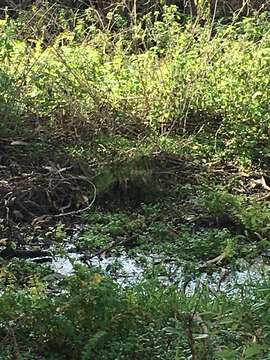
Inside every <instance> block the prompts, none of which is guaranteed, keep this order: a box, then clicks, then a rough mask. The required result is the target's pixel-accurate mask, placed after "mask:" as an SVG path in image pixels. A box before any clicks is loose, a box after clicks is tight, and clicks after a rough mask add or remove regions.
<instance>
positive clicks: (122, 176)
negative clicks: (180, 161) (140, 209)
mask: <svg viewBox="0 0 270 360" xmlns="http://www.w3.org/2000/svg"><path fill="white" fill-rule="evenodd" d="M153 170H154V167H153V161H151V159H148V158H139V159H136V160H131V161H127V162H123V163H116V164H113V165H112V166H107V167H105V168H103V169H102V172H101V174H100V175H98V176H97V177H96V178H95V184H96V187H97V191H98V194H99V198H101V201H104V200H105V201H106V200H107V201H112V202H114V201H116V202H117V201H119V202H121V201H124V202H128V203H129V202H130V201H131V202H137V203H140V202H148V201H153V200H155V199H156V198H157V196H158V194H160V191H161V189H160V186H159V182H158V179H157V177H155V176H154V175H153Z"/></svg>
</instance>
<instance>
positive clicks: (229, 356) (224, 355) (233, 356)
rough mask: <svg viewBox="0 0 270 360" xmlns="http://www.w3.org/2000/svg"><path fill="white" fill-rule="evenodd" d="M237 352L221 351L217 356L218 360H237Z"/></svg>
mask: <svg viewBox="0 0 270 360" xmlns="http://www.w3.org/2000/svg"><path fill="white" fill-rule="evenodd" d="M237 355H239V352H238V351H237V350H223V351H221V352H219V353H218V354H217V358H218V359H228V360H232V359H237V358H238V356H237Z"/></svg>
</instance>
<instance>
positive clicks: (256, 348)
mask: <svg viewBox="0 0 270 360" xmlns="http://www.w3.org/2000/svg"><path fill="white" fill-rule="evenodd" d="M264 349H265V346H263V345H260V344H257V343H254V344H252V345H251V346H249V347H248V348H246V350H245V352H244V355H245V357H246V359H250V358H252V356H254V355H258V354H260V353H261V352H262V351H263V350H264Z"/></svg>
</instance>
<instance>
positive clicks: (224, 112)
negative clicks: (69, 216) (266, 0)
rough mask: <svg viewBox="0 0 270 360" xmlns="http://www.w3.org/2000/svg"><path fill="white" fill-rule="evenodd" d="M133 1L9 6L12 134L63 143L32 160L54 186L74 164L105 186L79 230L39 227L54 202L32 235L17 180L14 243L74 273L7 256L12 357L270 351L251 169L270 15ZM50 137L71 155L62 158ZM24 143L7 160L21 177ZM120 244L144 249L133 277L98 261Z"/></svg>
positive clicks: (265, 222) (261, 156)
mask: <svg viewBox="0 0 270 360" xmlns="http://www.w3.org/2000/svg"><path fill="white" fill-rule="evenodd" d="M134 3H135V2H134ZM117 4H118V3H117ZM123 4H124V2H123V3H122V2H121V3H120V2H119V4H118V5H119V6H115V7H112V8H111V11H108V12H107V13H106V12H105V15H104V14H103V15H102V16H101V14H99V12H98V11H97V10H96V9H94V8H91V7H88V8H87V9H85V8H84V9H82V8H80V11H79V10H78V12H73V13H72V11H69V10H68V9H67V8H60V7H59V6H58V4H53V5H50V3H47V2H45V1H44V2H40V4H39V5H35V4H33V5H32V6H31V7H29V9H28V10H27V11H24V12H22V13H20V14H18V16H17V17H14V18H12V17H11V16H10V14H9V12H8V11H2V14H4V15H3V17H2V19H1V20H0V62H1V69H0V117H1V123H0V134H1V136H0V138H1V139H0V150H1V146H2V142H3V144H4V145H3V148H4V149H5V147H6V146H9V144H11V145H12V146H13V145H14V146H15V149H16V146H20V147H22V149H23V150H21V152H20V155H21V154H22V153H24V154H26V157H27V158H29V157H31V156H32V157H34V154H35V153H38V152H39V151H41V150H45V154H46V151H49V150H50V161H49V162H50V163H49V164H47V163H46V164H45V162H44V154H43V157H42V160H39V159H36V161H37V162H38V161H40V162H41V163H42V166H41V167H42V168H43V170H42V171H43V172H41V175H42V174H43V175H42V176H43V178H44V177H45V176H46V175H44V174H49V175H50V176H54V178H55V179H54V178H53V177H52V179H54V180H55V181H56V183H55V186H54V185H53V184H54V183H53V182H52V181H50V179H49V181H48V182H46V184H48V186H52V185H53V186H54V190H55V189H57V187H58V186H59V185H60V184H61V179H62V180H63V183H65V181H64V180H65V178H64V177H63V176H64V175H63V173H64V172H65V171H67V170H68V169H70V168H76V170H77V172H80V174H79V176H81V175H83V177H81V178H79V177H78V175H76V179H79V180H80V179H81V180H82V179H85V178H86V179H88V178H91V180H93V183H95V184H96V187H97V197H98V199H97V200H98V201H97V203H96V206H95V207H94V208H93V209H91V211H92V210H93V211H92V212H91V214H88V213H87V214H85V216H82V217H80V218H79V221H80V223H82V225H83V230H82V231H81V232H79V233H78V234H75V235H76V236H75V237H74V238H67V236H68V234H69V233H68V230H67V226H66V225H64V223H62V222H61V221H59V222H57V223H56V225H55V226H50V227H48V228H47V229H46V232H45V233H44V231H43V230H42V226H44V224H45V226H46V224H47V223H46V221H47V217H48V216H47V217H45V218H44V217H42V216H38V217H36V218H35V219H34V220H35V221H32V223H31V224H30V230H29V229H28V230H27V234H28V236H27V237H26V236H24V234H22V231H23V230H22V229H23V226H22V228H20V227H21V224H22V218H23V215H22V214H20V213H18V212H17V214H18V215H21V217H20V216H17V218H15V220H16V221H13V220H12V221H9V220H10V219H9V214H10V213H11V212H12V211H11V207H12V204H13V203H15V200H16V196H15V197H14V199H13V200H14V201H13V200H12V197H11V196H10V194H11V193H10V189H11V188H10V189H9V192H7V196H9V200H10V202H8V200H7V198H5V199H4V202H5V201H6V203H5V205H6V206H7V207H8V206H10V209H9V208H8V209H7V213H6V214H5V215H4V216H3V221H1V223H0V229H1V232H2V234H1V238H0V250H1V255H3V252H2V250H3V249H6V248H7V246H9V247H10V248H11V249H13V248H14V249H13V250H14V252H15V250H16V251H17V247H18V248H19V250H20V246H21V245H25V246H31V247H33V246H36V247H37V248H39V246H40V243H42V242H43V243H44V244H46V248H48V247H49V248H53V249H54V251H55V252H53V254H52V255H53V256H55V257H56V256H57V254H58V255H59V254H60V255H61V256H64V257H65V258H66V259H69V260H70V262H71V263H72V265H73V267H74V271H73V273H71V274H66V275H64V276H63V275H61V274H57V273H55V269H54V268H53V266H52V267H51V266H49V265H47V266H41V265H38V264H36V263H34V262H30V261H28V260H22V259H20V260H19V259H17V260H16V259H12V260H10V259H4V258H2V257H0V260H1V263H0V359H5V360H6V359H17V360H19V359H20V360H26V359H35V360H45V359H46V360H47V359H51V360H57V359H61V360H63V359H72V360H79V359H82V360H90V359H97V360H98V359H106V360H107V359H112V360H113V359H114V360H115V359H149V360H150V359H151V360H152V359H164V360H167V359H168V360H172V359H174V360H180V359H183V360H184V359H192V360H196V359H209V360H210V359H213V360H214V359H219V358H220V359H270V353H269V348H270V339H269V304H268V303H269V288H270V287H269V273H268V268H267V266H265V264H264V265H263V266H262V271H260V264H258V263H257V262H256V261H257V260H258V258H259V257H264V259H268V258H269V219H270V211H269V206H268V204H267V202H264V201H262V200H263V199H264V198H261V199H259V200H260V201H258V198H257V197H256V189H255V190H254V188H252V187H251V186H250V185H249V183H248V180H249V177H250V176H251V175H250V174H251V172H252V170H254V169H255V168H256V170H257V171H258V172H259V173H260V176H261V171H262V167H264V169H265V171H266V172H267V169H268V166H269V158H270V153H269V131H270V129H269V120H270V119H269V114H270V112H269V101H270V92H269V91H270V90H269V89H270V86H269V85H270V83H269V70H270V67H269V64H270V63H269V59H270V50H269V49H270V45H269V44H270V32H269V13H268V12H263V13H261V14H259V13H256V12H255V11H254V12H253V13H252V14H251V15H250V16H249V17H242V18H240V15H239V14H238V15H237V14H234V17H233V18H232V19H220V20H218V19H213V18H212V17H211V16H210V13H209V10H208V8H207V7H206V5H205V4H204V1H200V2H199V10H200V11H198V14H197V16H195V17H194V16H191V17H188V16H187V15H183V14H182V13H181V12H180V11H179V9H178V8H177V7H176V6H163V7H162V6H161V5H163V2H162V1H160V2H158V3H157V4H155V5H156V6H154V7H153V10H155V11H152V12H150V13H146V12H144V11H142V12H141V13H140V16H138V14H137V13H136V12H135V11H130V9H129V8H125V7H124V5H123ZM151 4H152V3H151ZM48 14H49V15H51V16H48ZM22 140H23V141H22ZM7 144H8V145H7ZM11 145H10V146H11ZM50 146H51V147H50ZM56 148H57V149H56ZM52 149H53V150H52ZM55 150H56V151H59V154H58V152H57V154H58V155H59V159H60V157H65V156H66V158H68V159H70V158H71V159H72V162H70V163H69V162H67V164H68V165H67V166H66V165H63V166H62V165H59V164H60V160H59V164H57V166H55V167H54V166H52V160H51V159H52V157H51V153H53V154H54V153H55ZM15 152H16V151H15V150H14V152H13V153H12V161H10V162H6V163H3V165H1V169H0V170H1V171H4V170H5V169H6V168H7V167H10V177H9V179H11V180H12V181H13V180H14V179H16V176H18V173H19V170H18V168H19V165H18V164H17V162H16V161H17V159H16V156H15V155H14V154H15ZM17 155H18V159H19V151H18V152H17ZM26 157H22V156H21V157H20V159H26ZM3 159H4V155H3ZM0 160H1V161H2V155H1V156H0ZM5 161H6V160H5ZM18 161H20V160H18ZM57 161H58V160H57ZM63 163H64V162H61V164H63ZM6 164H8V165H6ZM70 164H72V165H70ZM168 164H169V165H170V166H167V165H168ZM166 166H167V167H166ZM226 166H227V167H230V168H231V169H233V171H234V173H233V174H232V173H230V174H229V175H227V173H226ZM24 169H25V170H24V173H23V176H24V178H23V179H24V181H27V180H25V179H27V178H28V177H29V178H30V177H32V178H33V173H31V174H30V175H29V174H26V172H27V171H28V170H27V167H25V168H24ZM220 169H221V171H220ZM44 170H46V171H47V172H46V171H44ZM236 170H237V171H236ZM233 171H232V172H233ZM244 171H245V172H244ZM228 173H229V171H228ZM220 174H221V175H220ZM56 175H57V176H56ZM1 176H2V172H1ZM243 178H244V179H248V180H243ZM67 179H69V180H70V179H74V176H71V177H70V178H67ZM239 179H240V180H239ZM265 179H266V178H263V180H265ZM253 180H254V179H253ZM255 182H256V181H255ZM67 183H68V185H69V186H67V187H66V188H64V189H68V191H74V193H75V195H77V197H78V198H79V200H78V199H77V198H76V196H75V198H76V199H77V200H78V204H79V205H81V204H84V205H85V204H86V203H88V200H89V198H90V196H89V194H87V193H86V192H85V193H84V194H83V195H84V196H83V197H81V198H80V197H79V195H80V193H79V190H80V189H79V188H78V186H79V185H77V184H79V182H78V183H74V184H73V183H72V182H71V181H70V182H67ZM253 183H254V181H253ZM2 184H3V186H8V184H7V181H6V178H5V179H4V180H3V181H2V180H1V186H2ZM33 184H34V185H35V186H36V183H35V182H33ZM256 184H257V185H258V186H259V185H262V186H264V189H265V190H269V188H267V184H266V182H265V181H264V182H263V181H261V182H258V181H257V182H256ZM66 185H67V184H66ZM91 185H92V182H91ZM257 185H256V186H257ZM84 186H86V185H85V181H84ZM239 188H240V189H239ZM25 189H28V188H27V187H25V188H24V192H23V194H24V196H25V199H28V200H29V201H28V203H30V202H31V201H32V200H31V198H27V196H26V195H25V194H26V190H25ZM95 190H96V188H95ZM27 191H28V190H27ZM36 191H37V193H39V192H40V190H39V188H38V187H36ZM17 192H18V191H17ZM59 193H60V194H61V196H62V197H64V195H63V194H64V192H61V187H60V186H59ZM254 193H255V196H254ZM44 194H45V195H46V196H44V199H45V200H48V199H49V200H50V202H51V203H54V204H56V203H57V201H56V200H55V199H54V198H52V197H51V198H50V192H49V191H44ZM54 194H57V191H55V192H54ZM16 195H17V194H16ZM116 198H117V199H116ZM20 199H21V200H22V199H23V196H22V197H20V198H19V200H20ZM35 199H36V198H35ZM76 199H75V200H74V204H75V206H76V205H77V203H76ZM265 199H266V200H267V197H266V198H265ZM45 200H44V201H45ZM116 200H117V201H116ZM12 201H13V202H12ZM80 201H81V202H80ZM19 205H21V202H19ZM32 205H33V204H32ZM34 205H35V204H34ZM56 205H57V204H56ZM60 205H61V206H60ZM60 205H59V206H56V209H58V210H59V211H60V210H61V211H62V212H65V210H66V209H69V206H70V204H69V203H68V201H67V203H65V202H64V203H63V204H62V203H61V202H60ZM23 208H24V205H23V204H22V206H21V207H20V209H21V212H22V209H23ZM72 213H73V214H74V212H72ZM28 214H30V213H29V211H28ZM75 214H77V213H76V211H75ZM30 215H31V214H30ZM60 215H61V214H60ZM55 216H57V219H60V218H61V216H62V215H61V216H60V217H58V215H55ZM36 220H38V221H36ZM8 221H9V222H8ZM16 222H17V223H16ZM6 223H8V225H9V227H7V226H6ZM65 238H67V241H66V242H69V245H72V246H74V248H75V250H76V251H77V252H79V253H83V255H84V256H83V258H82V259H81V261H80V262H77V261H75V260H74V258H72V256H71V255H70V253H69V252H68V250H67V251H65V250H64V249H63V247H64V239H65ZM17 239H18V240H17ZM61 241H63V242H61ZM61 247H62V248H61ZM59 248H60V250H59ZM14 252H13V253H14ZM18 253H19V252H18ZM112 256H115V257H116V258H117V257H121V256H128V257H129V259H132V260H134V262H135V264H136V266H137V267H138V268H139V269H141V272H140V276H139V277H138V279H136V281H132V280H130V281H129V278H128V276H129V274H124V271H123V270H124V269H123V267H121V264H119V262H118V263H117V261H115V262H114V263H110V264H109V265H108V266H107V267H104V266H103V267H102V266H97V264H96V263H94V261H93V258H96V257H98V261H99V262H100V263H101V262H102V261H103V260H104V261H105V260H106V258H107V257H112ZM265 262H267V260H265ZM250 264H253V266H255V270H254V271H253V270H250V273H249V274H248V276H246V277H245V279H248V281H241V276H244V275H243V274H245V271H246V269H244V270H243V267H245V265H250ZM219 268H220V269H221V270H220V271H219ZM102 269H103V270H102ZM119 274H120V275H121V276H120V275H119ZM233 276H234V277H235V278H233ZM179 277H180V278H179ZM120 278H122V280H121V279H120ZM123 278H124V280H123ZM133 280H134V279H133ZM226 280H227V281H226ZM224 284H226V285H224Z"/></svg>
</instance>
